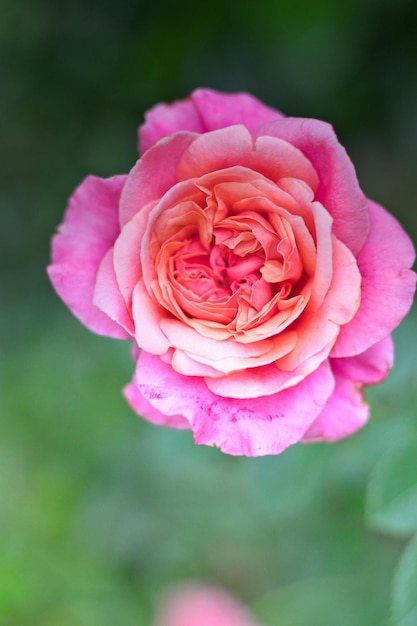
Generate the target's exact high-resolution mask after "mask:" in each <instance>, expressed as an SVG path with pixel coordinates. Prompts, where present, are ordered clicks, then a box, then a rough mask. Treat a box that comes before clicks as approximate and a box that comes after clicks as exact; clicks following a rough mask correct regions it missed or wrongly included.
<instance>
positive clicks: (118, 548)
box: [0, 0, 417, 626]
mask: <svg viewBox="0 0 417 626" xmlns="http://www.w3.org/2000/svg"><path fill="white" fill-rule="evenodd" d="M0 16H1V18H0V55H1V56H0V90H1V98H0V107H1V109H0V126H1V145H0V155H1V168H0V181H1V183H0V202H1V228H0V238H1V244H0V245H1V249H0V262H1V279H0V280H1V282H0V299H1V307H0V320H1V329H0V339H1V357H0V358H1V372H0V412H1V422H0V428H1V437H0V624H1V625H2V626H29V625H30V626H94V625H96V624H100V626H107V625H109V626H110V625H111V626H114V624H117V625H120V626H131V625H132V626H133V625H135V626H137V625H139V626H141V625H144V626H147V625H149V626H150V625H151V623H152V620H151V615H152V612H153V607H154V606H155V603H156V602H157V599H158V596H159V594H160V593H161V591H162V590H163V589H164V588H165V586H166V585H169V584H170V583H172V582H175V581H178V580H183V579H189V578H193V579H199V580H202V581H206V582H209V583H214V584H217V585H223V586H225V587H227V588H228V589H229V590H231V591H232V592H233V593H235V594H236V595H238V596H239V597H240V598H241V599H242V601H244V602H245V603H247V604H248V605H249V606H250V607H251V608H252V610H253V612H254V613H255V614H256V615H257V616H258V617H259V619H262V620H263V622H264V624H265V625H266V626H304V625H306V626H307V625H308V626H334V625H335V624H338V626H347V625H349V626H351V625H352V624H355V626H382V625H383V624H385V623H386V622H387V619H388V613H389V595H390V585H391V579H392V576H393V572H394V570H395V566H396V563H397V560H398V557H399V555H400V553H401V551H402V549H403V547H404V544H405V539H406V537H402V538H400V537H397V538H395V537H392V536H388V535H387V534H384V533H383V532H381V531H380V530H377V529H375V528H372V527H371V526H370V525H369V524H368V523H367V520H366V498H367V495H366V493H367V484H368V481H369V478H370V476H371V475H372V472H373V471H374V466H375V464H376V463H377V462H378V460H379V459H380V458H381V457H383V456H384V454H386V453H387V451H389V450H392V449H395V448H396V447H400V446H401V445H403V443H405V442H407V441H409V440H410V439H413V438H414V439H415V438H416V436H417V416H416V412H417V408H416V407H417V391H416V385H415V382H416V374H415V372H416V371H417V356H416V352H417V351H416V336H417V318H416V315H415V314H412V315H411V316H410V317H409V318H408V319H407V321H406V322H405V323H404V324H403V326H402V327H401V328H400V329H399V330H398V331H397V332H396V333H395V337H396V343H397V365H396V368H395V369H394V371H393V372H392V374H391V375H390V377H389V379H388V380H387V381H386V382H385V383H384V384H383V385H381V386H380V387H379V388H377V389H374V390H370V391H369V393H368V399H369V400H370V402H371V405H372V419H371V422H370V423H369V425H368V426H367V427H366V428H365V429H364V430H363V431H362V432H360V433H358V434H357V435H356V436H354V437H353V438H351V439H349V440H346V441H343V442H340V443H337V444H334V445H321V444H320V445H310V446H296V447H294V448H291V449H289V450H288V451H286V452H285V453H284V454H282V455H281V456H279V457H266V458H261V459H246V458H232V457H227V456H224V455H222V454H221V453H220V452H219V451H218V450H215V449H211V448H204V447H196V446H195V445H194V444H193V441H192V437H191V435H190V434H189V433H187V432H176V431H170V430H167V429H162V428H157V427H154V426H152V425H150V424H147V423H145V422H144V421H142V420H140V419H138V418H137V417H136V416H135V415H134V414H133V413H132V412H131V411H130V410H129V408H128V407H127V406H126V404H125V402H124V400H123V398H122V396H121V393H120V390H121V388H122V387H123V385H124V384H125V383H126V382H127V381H128V380H129V379H130V377H131V374H132V370H133V366H132V363H131V360H130V356H129V347H128V345H127V344H126V343H123V342H117V341H112V340H107V339H104V338H100V337H97V336H94V335H92V334H90V333H89V332H88V331H87V330H86V329H84V328H83V327H82V326H81V325H80V324H79V323H78V322H77V321H76V320H75V319H74V318H73V317H72V316H71V314H70V313H69V312H68V311H67V310H66V309H65V307H64V305H63V304H62V303H61V302H60V301H59V300H58V298H57V297H56V296H55V294H54V293H53V291H52V289H51V287H50V285H49V284H48V281H47V279H46V275H45V266H46V265H47V263H48V256H49V239H50V237H51V235H52V234H53V232H54V230H55V228H56V225H57V224H58V223H59V222H60V221H61V219H62V214H63V211H64V209H65V206H66V202H67V198H68V196H69V194H70V193H71V192H72V190H73V188H74V187H75V186H76V185H77V184H78V183H79V182H80V181H81V179H82V178H84V176H86V175H87V174H89V173H94V174H96V175H99V176H103V177H106V176H111V175H113V174H116V173H124V172H127V171H128V170H129V169H130V168H131V166H132V165H133V163H134V162H135V160H136V158H137V152H136V129H137V126H138V124H140V123H141V121H142V119H143V113H144V111H145V110H146V109H147V108H149V107H150V106H152V105H153V104H154V103H156V102H158V101H170V100H173V99H178V98H182V97H185V96H186V95H187V94H188V93H189V92H190V91H191V90H192V89H194V88H195V87H197V86H207V87H212V88H215V89H219V90H223V91H238V90H245V91H250V92H252V93H254V94H256V95H257V96H258V97H259V98H261V99H262V100H263V101H265V102H266V103H267V104H269V105H271V106H274V107H276V108H278V109H280V110H281V111H283V112H284V113H286V114H288V115H298V116H304V117H317V118H320V119H324V120H327V121H329V122H331V123H332V124H333V125H334V127H335V129H336V132H337V134H338V136H339V138H340V140H341V141H342V143H343V144H344V145H345V146H346V147H347V149H348V152H349V153H350V155H351V157H352V159H353V161H354V163H355V165H356V168H357V172H358V177H359V180H360V182H361V185H362V188H363V189H364V191H365V192H366V194H367V195H368V196H370V197H372V198H373V199H375V200H377V201H379V202H380V203H381V204H383V205H385V206H386V207H387V208H389V210H390V211H391V212H392V213H394V214H395V215H396V216H397V217H398V219H399V220H400V221H401V223H402V224H403V225H404V227H405V228H406V229H407V230H408V231H409V232H410V234H411V235H412V237H413V238H414V241H416V239H417V210H416V206H417V165H416V163H417V37H416V32H417V3H416V2H414V0H340V1H339V2H334V1H333V0H332V1H331V0H317V1H316V2H314V3H312V2H310V1H309V0H298V1H297V0H296V1H294V2H293V3H284V2H279V1H274V0H258V2H256V3H255V2H245V1H244V0H241V1H240V2H234V1H233V0H231V1H230V2H228V1H227V0H211V1H210V2H207V3H195V2H190V1H181V0H175V1H174V0H172V1H171V0H166V1H165V2H161V1H158V0H154V2H145V1H143V0H142V1H141V0H136V1H135V2H133V1H128V0H119V1H118V2H117V3H115V2H111V1H109V0H96V1H93V0H71V1H69V0H63V1H61V2H56V0H20V1H19V2H16V1H15V0H0ZM387 306H389V303H387ZM410 624H411V622H410Z"/></svg>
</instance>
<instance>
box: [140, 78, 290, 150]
mask: <svg viewBox="0 0 417 626" xmlns="http://www.w3.org/2000/svg"><path fill="white" fill-rule="evenodd" d="M279 117H282V114H281V113H279V112H278V111H275V110H274V109H271V108H270V107H268V106H266V105H265V104H263V103H262V102H260V101H259V100H257V98H254V97H253V96H251V95H250V94H247V93H234V94H224V93H219V92H217V91H213V90H212V89H197V90H196V91H194V92H193V93H192V94H191V97H190V98H187V99H186V100H180V101H177V102H173V103H172V104H157V105H156V106H154V107H153V108H152V109H150V110H149V111H148V112H147V113H146V114H145V123H144V124H143V125H142V126H141V127H140V128H139V152H140V153H141V154H142V153H143V152H145V150H147V149H148V148H150V147H151V146H152V145H153V144H154V143H156V141H158V140H159V139H161V138H162V137H165V136H166V135H171V134H172V133H175V132H178V131H181V130H188V131H193V132H197V133H206V132H208V131H211V130H217V129H218V128H224V127H226V126H231V125H233V124H244V126H246V128H247V129H248V130H250V131H251V132H252V131H254V130H255V129H256V128H258V126H261V124H265V123H266V122H269V121H270V120H274V119H276V118H279Z"/></svg>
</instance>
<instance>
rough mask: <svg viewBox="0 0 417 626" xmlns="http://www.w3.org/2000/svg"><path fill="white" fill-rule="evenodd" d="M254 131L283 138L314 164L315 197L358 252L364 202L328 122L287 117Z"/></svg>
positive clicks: (362, 233)
mask: <svg viewBox="0 0 417 626" xmlns="http://www.w3.org/2000/svg"><path fill="white" fill-rule="evenodd" d="M256 135H257V137H260V136H262V135H272V136H273V137H279V138H281V139H285V141H288V143H290V144H291V145H293V146H294V147H296V148H298V149H299V150H301V152H302V153H303V154H304V155H305V156H306V157H307V159H308V160H309V161H310V162H311V163H312V164H313V167H314V169H315V170H316V172H317V174H318V177H319V180H320V185H319V188H318V190H317V193H316V200H318V201H319V202H321V204H322V205H323V206H324V207H325V208H326V209H327V210H328V211H329V213H330V214H331V216H332V217H333V219H334V229H333V232H334V233H335V235H336V237H337V238H338V239H340V240H341V241H342V242H343V243H345V244H346V245H347V246H348V248H350V250H352V252H353V253H354V254H357V253H358V252H359V251H360V250H361V248H362V246H363V244H364V243H365V240H366V237H367V234H368V231H369V219H368V207H367V202H366V198H365V196H364V194H363V193H362V191H361V189H360V187H359V184H358V180H357V178H356V173H355V169H354V167H353V165H352V162H351V160H350V159H349V157H348V155H347V153H346V150H345V149H344V148H343V146H342V145H341V144H340V143H339V141H338V139H337V137H336V135H335V132H334V130H333V128H332V127H331V126H330V124H327V123H325V122H321V121H319V120H312V119H303V118H296V117H287V118H282V119H280V120H276V121H273V122H269V123H268V124H265V125H264V126H262V127H261V128H260V129H258V131H257V133H256Z"/></svg>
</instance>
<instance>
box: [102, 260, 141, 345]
mask: <svg viewBox="0 0 417 626" xmlns="http://www.w3.org/2000/svg"><path fill="white" fill-rule="evenodd" d="M93 303H94V304H95V306H97V307H98V308H99V309H101V310H102V311H103V313H106V315H108V316H109V317H110V319H112V320H114V321H115V322H116V323H117V324H119V325H120V326H121V327H122V328H124V329H125V331H126V332H127V333H129V335H131V336H132V337H134V336H135V328H134V325H133V321H132V318H131V316H130V314H129V312H128V310H127V308H126V302H125V301H124V300H123V298H122V295H121V293H120V290H119V286H118V284H117V281H116V274H115V272H114V265H113V248H111V249H110V250H109V251H108V252H107V254H105V256H104V258H103V260H102V262H101V263H100V265H99V268H98V272H97V279H96V285H95V288H94V295H93Z"/></svg>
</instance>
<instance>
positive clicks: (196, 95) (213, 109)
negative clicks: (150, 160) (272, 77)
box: [191, 89, 283, 133]
mask: <svg viewBox="0 0 417 626" xmlns="http://www.w3.org/2000/svg"><path fill="white" fill-rule="evenodd" d="M191 100H192V102H193V104H194V106H195V108H196V110H197V111H198V114H199V116H200V118H201V120H202V122H203V125H204V131H205V132H207V131H210V130H217V129H218V128H225V127H226V126H231V125H232V124H243V125H244V126H246V128H247V129H248V130H249V131H250V132H251V133H252V132H254V131H255V130H256V129H257V128H258V127H259V126H261V125H262V124H266V123H267V122H269V121H271V120H275V119H277V118H280V117H283V115H282V113H279V112H278V111H276V110H275V109H272V108H271V107H268V106H266V105H265V104H263V103H262V102H260V100H258V99H257V98H255V97H254V96H252V95H250V94H248V93H219V92H218V91H213V90H212V89H196V91H194V92H193V93H192V94H191Z"/></svg>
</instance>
